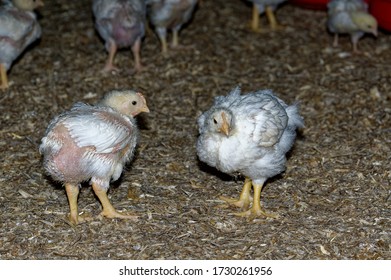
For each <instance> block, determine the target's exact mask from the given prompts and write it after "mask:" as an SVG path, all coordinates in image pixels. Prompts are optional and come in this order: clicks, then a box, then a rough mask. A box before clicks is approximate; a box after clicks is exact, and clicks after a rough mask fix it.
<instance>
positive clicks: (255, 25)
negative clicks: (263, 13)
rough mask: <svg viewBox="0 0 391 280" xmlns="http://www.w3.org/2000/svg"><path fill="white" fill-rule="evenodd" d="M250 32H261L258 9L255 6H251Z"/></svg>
mask: <svg viewBox="0 0 391 280" xmlns="http://www.w3.org/2000/svg"><path fill="white" fill-rule="evenodd" d="M251 30H252V31H254V32H262V29H261V27H260V23H259V9H258V7H257V6H256V5H255V4H253V14H252V20H251Z"/></svg>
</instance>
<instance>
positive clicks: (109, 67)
mask: <svg viewBox="0 0 391 280" xmlns="http://www.w3.org/2000/svg"><path fill="white" fill-rule="evenodd" d="M108 52H109V56H108V58H107V61H106V65H105V67H104V68H103V72H110V71H113V70H115V71H117V70H118V69H117V68H116V67H115V66H114V57H115V54H116V53H117V45H116V43H115V42H114V41H110V42H109V48H108Z"/></svg>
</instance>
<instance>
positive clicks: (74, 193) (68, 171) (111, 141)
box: [39, 90, 149, 224]
mask: <svg viewBox="0 0 391 280" xmlns="http://www.w3.org/2000/svg"><path fill="white" fill-rule="evenodd" d="M141 112H149V109H148V107H147V105H146V101H145V98H144V97H143V96H142V94H141V93H138V92H135V91H133V90H123V91H118V90H114V91H111V92H109V93H108V94H106V96H105V97H104V98H103V99H102V101H101V102H100V103H99V104H98V105H96V106H91V105H87V104H84V103H76V104H75V105H74V106H73V107H72V108H71V109H70V110H69V111H66V112H64V113H62V114H61V115H59V116H57V117H56V118H54V119H53V120H52V122H51V123H50V124H49V126H48V128H47V130H46V133H45V136H44V137H43V138H42V143H41V145H40V147H39V151H40V153H41V154H42V155H43V165H44V167H45V170H46V171H47V172H48V173H49V174H50V175H51V176H52V177H53V178H54V179H55V180H56V181H59V182H62V183H63V184H64V185H65V189H66V193H67V196H68V201H69V207H70V217H69V218H70V222H71V223H73V224H78V223H79V221H80V217H79V213H78V207H77V198H78V194H79V188H80V183H81V182H83V181H88V180H90V183H91V185H92V188H93V190H94V192H95V194H96V196H97V197H98V199H99V200H100V202H101V204H102V207H103V211H102V212H101V215H102V216H105V217H108V218H123V219H135V218H136V216H133V215H125V214H120V213H118V212H117V211H116V210H115V209H114V207H113V206H112V205H111V203H110V201H109V199H108V197H107V194H106V193H107V191H108V189H109V184H110V180H113V181H115V180H117V179H118V178H119V177H120V175H121V173H122V169H123V166H124V165H125V164H126V163H127V162H129V161H130V160H131V159H132V157H133V152H134V149H135V147H136V143H137V139H138V129H137V125H136V122H135V120H134V118H133V117H134V116H136V115H137V114H139V113H141Z"/></svg>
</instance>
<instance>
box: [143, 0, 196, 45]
mask: <svg viewBox="0 0 391 280" xmlns="http://www.w3.org/2000/svg"><path fill="white" fill-rule="evenodd" d="M197 1H198V0H147V13H148V17H149V20H150V21H151V24H152V25H153V26H154V28H155V31H156V33H157V35H158V37H159V39H160V42H161V45H162V52H163V53H166V52H167V30H171V31H172V46H173V47H177V46H178V45H179V40H178V33H179V30H180V29H181V27H182V26H183V25H184V24H185V23H187V22H188V21H189V20H190V19H191V17H192V15H193V12H194V10H195V7H196V5H197Z"/></svg>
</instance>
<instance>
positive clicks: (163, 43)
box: [160, 36, 167, 54]
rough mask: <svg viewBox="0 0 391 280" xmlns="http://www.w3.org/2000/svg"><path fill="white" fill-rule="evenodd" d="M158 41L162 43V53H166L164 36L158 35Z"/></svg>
mask: <svg viewBox="0 0 391 280" xmlns="http://www.w3.org/2000/svg"><path fill="white" fill-rule="evenodd" d="M160 43H161V44H162V53H163V54H166V53H167V39H166V36H160Z"/></svg>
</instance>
